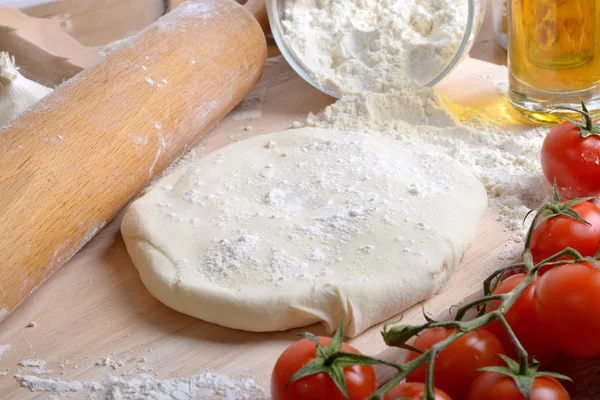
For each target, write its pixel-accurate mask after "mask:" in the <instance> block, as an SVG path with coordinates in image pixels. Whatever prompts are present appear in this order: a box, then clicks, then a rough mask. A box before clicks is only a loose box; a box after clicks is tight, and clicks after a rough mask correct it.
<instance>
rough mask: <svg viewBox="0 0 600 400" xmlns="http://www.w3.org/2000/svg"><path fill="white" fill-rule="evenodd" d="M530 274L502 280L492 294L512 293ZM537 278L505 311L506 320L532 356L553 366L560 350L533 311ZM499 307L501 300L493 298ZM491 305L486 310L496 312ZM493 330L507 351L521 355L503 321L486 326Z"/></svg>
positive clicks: (508, 353)
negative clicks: (555, 346)
mask: <svg viewBox="0 0 600 400" xmlns="http://www.w3.org/2000/svg"><path fill="white" fill-rule="evenodd" d="M526 277H527V274H516V275H512V276H510V277H508V278H506V279H505V280H503V281H502V282H501V283H500V285H498V287H496V289H494V291H493V292H492V294H494V295H495V294H506V293H509V292H511V291H512V290H513V289H514V288H515V287H517V286H518V285H519V284H520V283H521V282H523V280H524V279H525V278H526ZM536 284H537V281H536V282H533V283H532V284H530V285H529V286H528V287H527V288H526V289H525V291H524V292H523V293H522V294H521V296H519V298H518V299H517V301H516V302H515V303H514V304H513V305H512V307H511V308H510V309H509V310H508V311H507V312H506V314H504V317H505V318H506V322H508V325H510V327H511V329H512V330H513V332H514V333H515V335H516V336H517V338H518V339H519V342H521V344H522V345H523V347H524V348H525V350H527V353H528V354H529V356H530V357H535V359H537V360H538V361H539V362H540V364H541V365H542V366H545V365H550V364H552V362H554V361H555V360H556V358H557V356H558V351H556V349H555V348H554V346H553V345H552V343H551V341H550V339H549V338H548V335H547V334H546V333H545V332H544V329H543V325H542V323H541V322H540V321H539V319H538V318H537V314H536V313H535V311H534V310H533V293H534V291H535V287H536ZM493 303H494V305H495V306H496V307H500V300H495V301H493ZM493 309H494V308H492V307H491V306H487V307H486V312H490V311H493ZM485 328H486V329H487V330H489V331H490V332H492V333H493V334H494V335H496V337H497V338H498V339H500V342H501V343H502V345H503V346H504V350H505V351H506V354H507V355H508V356H509V357H510V358H513V359H516V358H518V354H517V350H516V348H515V345H514V343H513V342H512V340H511V339H510V337H509V335H508V333H507V332H506V329H504V327H503V326H502V323H501V322H500V321H494V322H492V323H490V324H489V325H487V326H486V327H485Z"/></svg>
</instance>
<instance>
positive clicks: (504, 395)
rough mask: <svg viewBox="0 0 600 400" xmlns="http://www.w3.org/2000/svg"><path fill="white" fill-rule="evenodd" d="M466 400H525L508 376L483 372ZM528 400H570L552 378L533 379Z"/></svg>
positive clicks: (563, 389)
mask: <svg viewBox="0 0 600 400" xmlns="http://www.w3.org/2000/svg"><path fill="white" fill-rule="evenodd" d="M467 400H525V396H523V395H522V394H521V392H520V391H519V388H518V387H517V385H516V383H515V381H514V379H513V378H512V377H510V376H508V375H504V374H498V373H494V372H484V373H483V374H481V376H479V378H477V380H476V381H475V382H474V383H473V386H471V389H470V390H469V394H468V396H467ZM529 400H570V397H569V393H567V391H566V390H565V388H564V387H563V386H562V385H561V384H560V383H559V382H558V381H557V380H556V379H554V378H551V377H549V376H542V377H539V378H535V380H534V381H533V386H532V388H531V393H530V396H529Z"/></svg>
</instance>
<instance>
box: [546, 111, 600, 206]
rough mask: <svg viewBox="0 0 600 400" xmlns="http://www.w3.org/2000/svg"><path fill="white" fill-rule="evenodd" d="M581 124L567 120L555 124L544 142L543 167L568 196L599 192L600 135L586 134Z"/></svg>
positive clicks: (571, 197) (583, 195) (563, 194)
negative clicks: (586, 135)
mask: <svg viewBox="0 0 600 400" xmlns="http://www.w3.org/2000/svg"><path fill="white" fill-rule="evenodd" d="M580 132H581V128H579V127H577V126H575V125H573V124H572V123H571V122H568V121H565V122H563V123H561V124H559V125H557V126H555V127H554V128H553V129H552V130H551V131H550V133H548V135H547V136H546V139H545V140H544V144H543V145H542V169H543V170H544V175H545V176H546V179H547V180H548V182H550V184H552V183H553V182H554V178H556V183H557V184H558V188H559V191H560V193H561V197H562V198H563V199H565V200H568V199H574V198H577V197H588V196H598V195H600V137H599V136H596V135H592V136H588V137H586V138H584V137H583V136H582V135H581V134H580Z"/></svg>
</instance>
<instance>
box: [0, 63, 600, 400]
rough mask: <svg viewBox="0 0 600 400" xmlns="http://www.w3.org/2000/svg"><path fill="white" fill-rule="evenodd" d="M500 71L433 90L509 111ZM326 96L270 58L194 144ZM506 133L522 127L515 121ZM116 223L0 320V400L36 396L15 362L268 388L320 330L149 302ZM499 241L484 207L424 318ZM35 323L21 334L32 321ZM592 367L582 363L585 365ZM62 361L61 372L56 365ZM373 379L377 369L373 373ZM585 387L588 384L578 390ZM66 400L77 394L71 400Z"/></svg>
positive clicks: (372, 336) (376, 346)
mask: <svg viewBox="0 0 600 400" xmlns="http://www.w3.org/2000/svg"><path fill="white" fill-rule="evenodd" d="M505 75H506V69H505V68H504V67H500V66H497V65H494V64H490V63H486V62H482V61H478V60H473V59H467V60H465V61H464V62H463V63H462V64H461V66H460V67H459V68H458V69H457V70H456V71H455V72H454V73H453V74H452V75H451V76H450V77H449V78H448V79H446V80H445V81H444V82H443V84H442V85H440V90H441V91H442V92H443V93H445V94H446V95H447V96H448V97H449V98H450V99H452V100H454V101H456V102H458V103H460V104H463V105H468V106H471V107H476V108H478V110H479V111H480V112H483V113H488V114H490V115H491V114H493V113H497V112H508V108H507V100H506V99H505V98H503V97H502V96H501V95H499V93H498V90H497V88H496V87H495V86H494V85H493V84H492V82H493V81H494V80H502V79H505ZM332 101H333V99H331V98H329V97H327V96H325V95H323V94H321V93H320V92H318V91H317V90H315V89H314V88H312V87H311V86H310V85H308V84H307V83H305V82H304V81H302V80H301V79H300V78H299V77H298V76H297V75H296V74H295V73H294V72H293V71H292V70H291V69H290V68H289V66H288V65H287V64H286V63H285V61H283V60H281V59H275V60H271V61H270V62H269V65H268V67H267V70H266V72H265V78H264V79H263V80H262V81H261V83H260V84H259V85H258V86H257V88H256V89H255V90H254V91H253V92H252V93H251V94H250V95H249V96H248V97H247V98H246V100H245V101H244V102H243V103H242V104H241V105H240V106H238V108H236V109H235V110H234V111H233V112H232V113H231V114H230V115H229V116H228V117H227V118H226V119H225V120H223V121H222V122H221V123H220V124H219V125H218V126H217V127H216V128H215V129H214V130H213V131H212V133H211V134H209V135H207V136H206V137H205V138H204V139H202V140H201V142H200V143H199V144H198V145H197V146H196V147H195V151H196V153H197V154H199V155H201V154H205V153H207V152H210V151H212V150H215V149H217V148H219V147H222V146H224V145H227V144H229V143H231V142H233V141H234V140H239V139H243V138H244V137H248V136H251V135H258V134H263V133H269V132H275V131H279V130H282V129H286V128H287V127H288V126H289V125H290V123H291V122H293V121H295V120H298V119H302V118H303V117H305V116H306V114H307V113H308V112H309V111H314V112H316V111H319V110H321V109H322V108H323V107H324V106H326V105H328V104H330V103H331V102H332ZM513 128H514V129H520V128H523V126H522V125H518V124H517V123H516V122H515V124H514V126H513ZM120 221H121V216H119V217H117V218H116V219H115V220H114V221H113V222H112V223H110V224H109V225H108V226H107V227H106V228H105V229H104V230H102V231H101V232H100V233H99V234H98V235H97V236H96V237H95V238H94V239H93V240H92V241H91V242H90V243H89V244H88V245H87V246H86V247H84V248H83V249H82V250H81V251H80V252H79V253H78V254H77V255H76V256H75V257H74V258H73V259H72V260H71V261H70V262H69V263H68V264H66V265H65V266H64V267H63V268H62V269H61V270H60V271H59V272H58V273H57V274H56V275H54V276H53V277H52V278H51V279H50V280H49V281H48V282H47V283H45V284H44V285H43V286H42V287H41V288H40V289H39V290H38V291H37V292H36V293H34V294H33V295H32V296H31V297H30V298H29V299H28V300H27V301H25V302H24V303H23V304H22V305H21V306H20V307H19V308H18V309H17V310H16V311H15V312H14V313H13V314H12V315H10V316H9V317H8V318H7V319H6V320H4V321H3V322H2V323H0V345H3V344H10V345H11V346H12V349H11V350H10V351H9V352H8V353H6V354H4V355H2V356H0V371H2V370H4V369H9V373H8V375H6V376H4V377H0V398H23V399H28V398H36V397H37V396H39V397H41V398H45V397H47V396H48V395H49V393H41V394H40V393H31V392H29V391H28V390H27V389H24V388H20V387H19V385H18V383H17V381H16V380H15V379H14V378H13V375H14V374H15V373H16V372H17V369H18V365H17V364H18V363H19V361H21V360H23V359H44V360H46V361H47V363H48V364H47V366H46V368H49V369H52V370H53V372H52V373H50V374H49V375H48V376H49V377H52V378H53V379H64V380H69V379H72V380H101V379H102V378H103V377H104V375H105V374H111V375H121V374H123V373H126V372H128V371H129V370H131V369H133V368H134V367H135V366H136V363H137V360H138V359H139V358H140V357H146V358H147V360H148V365H150V366H152V368H153V370H152V373H153V374H155V376H157V377H159V378H167V377H174V376H187V375H191V374H193V373H195V372H197V371H200V370H207V369H211V370H213V371H215V372H218V373H222V374H226V375H229V376H232V377H237V376H240V375H251V376H252V377H253V378H254V379H256V380H257V382H258V383H259V384H261V385H263V386H265V387H268V383H269V376H270V372H271V369H272V366H273V364H274V362H275V360H276V358H277V356H278V355H279V353H280V352H281V351H282V350H283V349H284V348H285V347H286V346H287V345H289V344H290V343H291V342H292V341H294V340H295V339H296V338H295V334H296V333H297V332H298V331H304V330H310V331H311V332H314V333H316V334H323V333H324V331H323V329H322V328H321V327H320V326H317V325H315V326H311V327H308V328H306V329H301V330H295V331H287V332H280V333H264V334H258V333H248V332H241V331H234V330H230V329H226V328H221V327H218V326H215V325H212V324H209V323H206V322H203V321H199V320H197V319H194V318H192V317H189V316H187V315H183V314H180V313H177V312H175V311H173V310H171V309H169V308H167V307H166V306H164V305H162V304H161V303H159V302H158V301H157V300H155V299H154V298H153V297H152V296H151V295H150V294H149V293H148V291H147V290H146V289H145V288H144V286H143V285H142V283H141V281H140V279H139V276H138V274H137V271H136V269H135V267H134V266H133V265H132V263H131V261H130V259H129V257H128V255H127V252H126V250H125V246H124V244H123V241H122V239H121V236H120V234H119V224H120ZM508 237H509V233H508V232H506V231H505V230H504V229H503V227H502V226H501V225H500V223H499V222H498V221H497V213H496V211H495V210H493V209H490V210H488V212H487V214H486V215H485V217H484V219H483V221H482V222H481V225H480V228H479V233H478V236H477V238H476V240H475V241H474V243H473V245H472V246H471V248H470V249H469V251H468V253H467V255H466V257H465V259H464V261H463V263H462V264H461V266H460V268H459V270H458V272H457V273H456V274H455V276H454V277H453V278H452V279H451V280H450V281H449V282H448V283H447V284H446V285H445V286H444V288H443V289H442V290H441V291H440V293H439V294H438V295H437V296H435V297H434V298H432V299H430V300H429V301H426V302H425V304H424V306H425V309H426V310H427V311H428V313H429V314H430V315H432V316H434V317H441V318H443V317H446V316H448V309H449V308H450V306H451V305H453V304H459V303H460V302H461V301H463V300H464V299H466V298H469V297H473V296H475V295H477V294H478V293H479V292H480V287H481V281H482V279H483V278H484V277H485V276H486V275H487V274H489V272H491V271H492V270H494V269H496V268H498V267H499V266H500V264H499V261H498V258H497V256H498V252H499V251H500V249H501V248H502V247H503V245H504V243H505V242H506V239H507V238H508ZM403 314H404V321H406V322H411V323H418V322H420V321H421V318H422V317H421V305H417V306H415V307H413V308H411V309H409V310H407V311H405V312H404V313H403ZM32 321H35V322H36V326H35V327H32V328H30V327H27V325H28V324H29V323H30V322H32ZM380 329H381V326H375V327H373V328H371V329H370V330H368V331H367V332H365V333H363V334H362V335H360V336H359V337H357V338H355V339H354V340H352V342H351V343H352V344H353V345H354V346H356V347H358V348H359V349H360V350H362V351H364V352H366V353H369V354H384V355H385V356H389V357H393V358H397V357H399V356H400V355H399V353H398V352H396V351H390V349H386V348H385V345H384V344H383V342H382V340H381V337H380V335H379V331H380ZM107 356H110V357H111V359H112V360H114V361H122V362H123V364H124V365H123V366H118V367H117V368H116V369H113V368H111V367H110V366H97V365H95V364H96V362H97V361H100V360H101V359H103V358H105V357H107ZM589 363H590V365H594V364H593V361H590V362H589ZM61 365H62V367H61ZM588 367H589V365H583V366H581V365H575V366H572V367H569V368H568V369H569V371H570V372H574V373H576V374H579V375H580V376H575V378H576V379H577V380H578V386H577V388H576V390H577V391H578V393H580V395H579V397H577V399H581V400H583V399H592V398H598V397H597V396H598V395H599V393H600V390H599V387H598V384H597V383H594V382H596V381H597V380H595V378H596V374H595V372H594V370H593V369H590V368H588ZM378 374H379V377H380V379H385V377H386V376H388V375H387V372H386V371H385V370H379V371H378ZM588 383H592V384H593V385H595V386H593V385H592V386H588ZM75 396H77V395H75Z"/></svg>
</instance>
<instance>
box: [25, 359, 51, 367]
mask: <svg viewBox="0 0 600 400" xmlns="http://www.w3.org/2000/svg"><path fill="white" fill-rule="evenodd" d="M19 365H20V366H22V367H36V368H44V367H45V366H46V361H44V360H23V361H21V362H20V363H19Z"/></svg>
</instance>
